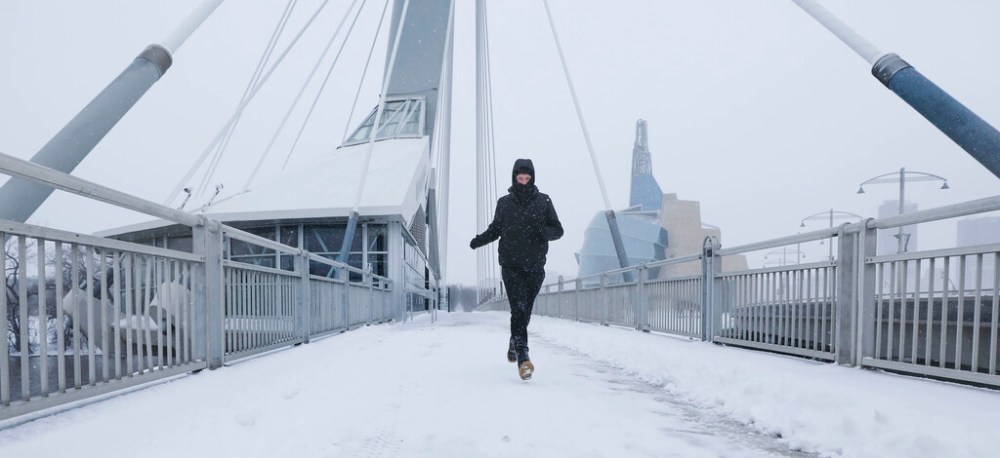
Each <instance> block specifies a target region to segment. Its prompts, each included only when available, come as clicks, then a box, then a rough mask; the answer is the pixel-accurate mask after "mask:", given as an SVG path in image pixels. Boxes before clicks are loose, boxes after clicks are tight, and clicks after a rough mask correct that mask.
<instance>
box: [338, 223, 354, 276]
mask: <svg viewBox="0 0 1000 458" xmlns="http://www.w3.org/2000/svg"><path fill="white" fill-rule="evenodd" d="M357 226H358V212H357V211H352V212H351V216H350V218H348V220H347V230H346V231H345V232H344V241H343V242H342V243H341V244H340V254H338V255H337V262H340V263H343V264H348V261H349V260H350V254H351V246H352V245H353V244H354V230H355V228H356V227H357Z"/></svg>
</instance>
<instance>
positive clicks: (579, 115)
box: [542, 0, 612, 210]
mask: <svg viewBox="0 0 1000 458" xmlns="http://www.w3.org/2000/svg"><path fill="white" fill-rule="evenodd" d="M542 4H543V5H544V6H545V15H546V16H547V17H548V18H549V27H550V28H551V29H552V38H553V39H554V40H555V42H556V50H557V51H558V52H559V61H560V62H561V63H562V69H563V73H564V74H565V75H566V83H567V84H568V85H569V93H570V95H571V96H572V97H573V105H574V106H575V107H576V117H577V118H578V119H579V120H580V129H581V130H583V138H584V140H585V141H586V142H587V151H589V152H590V161H591V162H593V163H594V174H596V175H597V184H598V185H599V186H600V187H601V196H602V197H603V198H604V208H605V209H607V210H611V209H612V208H611V199H609V198H608V190H607V189H606V188H605V187H604V178H603V177H602V176H601V167H600V166H599V165H598V164H597V154H595V153H594V145H593V143H592V142H591V141H590V132H589V131H588V130H587V122H586V121H585V120H584V119H583V110H582V109H581V108H580V101H579V100H577V97H576V88H574V86H573V78H572V77H571V76H570V74H569V66H567V65H566V57H565V56H564V55H563V50H562V45H561V44H560V43H559V34H558V33H557V32H556V23H555V21H553V20H552V11H550V10H549V0H542Z"/></svg>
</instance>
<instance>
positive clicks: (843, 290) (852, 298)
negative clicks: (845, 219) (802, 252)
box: [831, 224, 864, 365]
mask: <svg viewBox="0 0 1000 458" xmlns="http://www.w3.org/2000/svg"><path fill="white" fill-rule="evenodd" d="M845 226H846V224H845V225H841V226H840V233H839V234H837V239H838V247H837V264H836V267H835V268H836V269H837V270H836V272H837V285H836V287H837V304H836V307H837V308H836V310H837V316H836V317H834V319H835V321H834V326H835V328H834V339H835V340H834V342H835V345H836V349H835V351H836V355H837V364H850V365H854V364H856V361H855V360H854V355H855V354H856V352H855V349H854V344H855V342H857V338H856V337H855V335H856V332H857V329H856V327H855V326H854V323H855V321H856V319H855V312H856V310H855V305H856V304H857V294H858V288H857V286H858V269H859V268H860V267H861V266H863V265H864V264H858V262H857V260H858V253H859V251H860V250H859V245H858V238H859V234H858V233H853V234H845V233H844V227H845ZM832 242H833V241H832V240H831V243H832Z"/></svg>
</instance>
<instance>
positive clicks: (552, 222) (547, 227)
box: [469, 159, 563, 270]
mask: <svg viewBox="0 0 1000 458" xmlns="http://www.w3.org/2000/svg"><path fill="white" fill-rule="evenodd" d="M520 173H527V174H529V175H531V180H530V181H528V184H526V185H522V184H519V183H518V182H517V178H516V177H517V175H518V174H520ZM511 183H512V185H511V187H510V188H509V189H507V191H509V194H507V195H506V196H503V197H501V198H500V199H499V200H497V208H496V213H495V214H494V216H493V222H492V223H490V227H488V228H487V229H486V231H485V232H483V233H482V234H479V235H477V236H476V237H475V238H473V239H472V242H471V243H469V246H470V247H472V248H473V249H475V248H479V247H481V246H483V245H486V244H488V243H490V242H492V241H494V240H496V239H497V238H499V239H500V249H499V252H500V259H499V261H500V266H501V267H507V268H515V269H523V270H542V269H543V268H544V267H545V255H546V254H548V252H549V242H551V241H553V240H558V239H559V238H560V237H562V236H563V228H562V223H560V222H559V217H558V216H556V209H555V207H553V206H552V199H550V198H549V196H548V195H546V194H543V193H541V192H538V188H537V187H535V166H534V165H533V164H532V163H531V160H530V159H518V160H517V161H515V162H514V170H513V172H512V173H511Z"/></svg>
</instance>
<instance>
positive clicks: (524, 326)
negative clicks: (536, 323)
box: [501, 267, 545, 353]
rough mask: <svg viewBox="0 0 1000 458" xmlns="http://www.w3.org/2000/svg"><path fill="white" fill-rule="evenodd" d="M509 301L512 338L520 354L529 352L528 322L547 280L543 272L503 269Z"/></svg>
mask: <svg viewBox="0 0 1000 458" xmlns="http://www.w3.org/2000/svg"><path fill="white" fill-rule="evenodd" d="M501 274H502V275H503V283H504V287H505V289H506V290H507V299H508V300H509V302H510V337H511V340H512V341H513V342H514V348H515V349H516V350H517V352H518V353H521V352H526V351H528V322H529V321H531V309H532V307H534V306H535V296H537V295H538V291H539V290H540V289H541V288H542V281H544V280H545V271H543V270H537V271H536V270H521V269H514V268H507V267H504V268H502V269H501Z"/></svg>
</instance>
